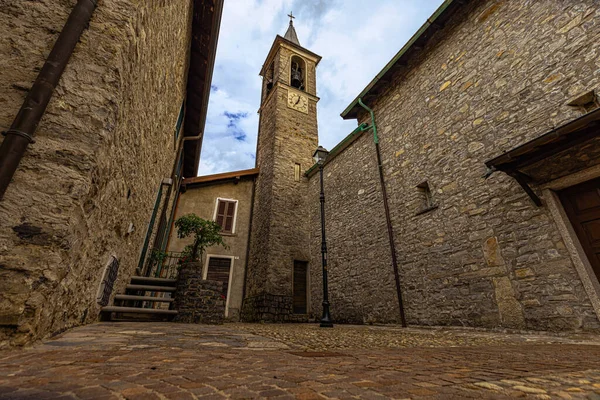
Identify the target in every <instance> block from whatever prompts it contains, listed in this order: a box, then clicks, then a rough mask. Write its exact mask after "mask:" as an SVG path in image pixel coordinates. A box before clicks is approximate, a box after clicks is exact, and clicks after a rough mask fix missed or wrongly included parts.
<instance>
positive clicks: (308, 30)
mask: <svg viewBox="0 0 600 400" xmlns="http://www.w3.org/2000/svg"><path fill="white" fill-rule="evenodd" d="M442 2H443V0H368V1H366V0H225V7H224V10H223V17H222V21H221V32H220V35H219V42H218V46H217V58H216V62H215V69H214V73H213V81H212V87H211V93H210V101H209V105H208V116H207V122H206V128H205V133H204V141H203V144H202V154H201V156H200V167H199V169H198V175H210V174H215V173H220V172H228V171H236V170H241V169H248V168H254V164H255V153H256V138H257V134H258V114H257V112H258V108H259V106H260V91H261V79H262V78H261V77H260V76H259V75H258V74H259V72H260V69H261V67H262V64H263V62H264V61H265V58H266V57H267V52H268V51H269V49H270V47H271V45H272V44H273V40H274V39H275V36H276V35H278V34H279V35H281V36H283V35H284V34H285V31H286V30H287V27H288V24H289V18H288V17H287V14H289V13H290V11H292V12H293V15H294V16H295V17H296V18H295V19H294V27H295V28H296V32H297V34H298V39H299V40H300V44H301V45H302V46H303V47H305V48H307V49H308V50H310V51H312V52H314V53H317V54H319V55H320V56H322V57H323V59H322V60H321V62H320V64H319V65H318V67H317V96H319V97H320V98H321V100H320V101H319V103H318V106H317V107H318V109H317V115H318V122H319V144H321V145H322V146H324V147H325V148H327V149H331V148H333V147H334V146H335V145H336V144H337V143H339V142H340V141H341V140H342V139H343V138H344V137H346V136H347V135H348V134H349V133H350V132H352V130H354V128H356V120H350V121H344V120H342V118H341V117H340V113H341V112H342V111H343V110H344V109H345V108H346V107H347V106H348V105H349V104H350V102H352V100H354V98H355V97H356V96H357V95H358V94H359V93H360V92H361V91H362V90H363V89H364V88H365V87H366V86H367V85H368V84H369V82H370V81H371V80H372V79H373V78H374V77H375V75H377V74H378V73H379V71H381V69H382V68H383V67H384V66H385V65H386V64H387V63H388V62H389V61H390V60H391V59H392V57H393V56H394V55H395V54H396V53H397V52H398V51H399V50H400V48H402V46H403V45H404V44H405V43H406V42H407V41H408V40H409V39H410V37H411V36H412V35H413V34H414V33H415V32H416V31H417V30H418V29H419V27H421V25H423V23H424V22H425V21H426V20H427V18H428V17H429V16H431V14H433V12H434V11H435V10H436V9H437V8H438V7H439V6H440V5H441V3H442Z"/></svg>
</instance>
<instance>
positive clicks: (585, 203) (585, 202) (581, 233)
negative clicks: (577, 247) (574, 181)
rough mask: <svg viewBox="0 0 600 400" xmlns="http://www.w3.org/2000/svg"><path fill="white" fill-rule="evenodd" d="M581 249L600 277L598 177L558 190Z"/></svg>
mask: <svg viewBox="0 0 600 400" xmlns="http://www.w3.org/2000/svg"><path fill="white" fill-rule="evenodd" d="M559 197H560V200H561V201H562V203H563V206H564V207H565V211H566V212H567V215H568V216H569V220H570V221H571V224H572V225H573V228H574V230H575V232H576V233H577V237H578V238H579V241H580V242H581V245H582V247H583V250H584V251H585V254H586V255H587V257H588V260H589V261H590V264H591V265H592V268H593V270H594V273H595V274H596V278H598V279H600V179H594V180H592V181H588V182H585V183H582V184H580V185H577V186H573V187H570V188H568V189H565V190H563V191H561V192H559Z"/></svg>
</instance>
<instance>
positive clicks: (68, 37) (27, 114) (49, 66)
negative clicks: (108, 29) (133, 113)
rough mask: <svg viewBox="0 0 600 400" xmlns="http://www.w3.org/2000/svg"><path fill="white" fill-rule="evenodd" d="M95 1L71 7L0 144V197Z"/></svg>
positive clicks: (87, 20)
mask: <svg viewBox="0 0 600 400" xmlns="http://www.w3.org/2000/svg"><path fill="white" fill-rule="evenodd" d="M96 5H97V0H79V1H78V2H77V5H75V7H73V10H72V11H71V14H70V15H69V18H68V19H67V22H66V23H65V26H64V27H63V30H62V32H61V33H60V35H59V37H58V39H57V40H56V43H55V44H54V47H53V48H52V51H51V52H50V55H49V56H48V58H47V59H46V62H45V63H44V66H43V68H42V70H41V71H40V73H39V75H38V76H37V78H36V80H35V82H34V84H33V86H32V87H31V90H30V91H29V93H28V94H27V97H26V98H25V101H24V102H23V105H22V106H21V109H20V110H19V113H18V114H17V116H16V117H15V119H14V121H13V123H12V125H11V127H10V129H9V130H7V131H6V132H3V134H4V135H5V136H6V137H5V138H4V141H3V142H2V144H1V145H0V200H2V198H3V197H4V193H5V192H6V188H7V187H8V185H9V184H10V181H11V180H12V177H13V176H14V174H15V171H16V170H17V167H18V166H19V163H20V161H21V159H22V158H23V155H24V154H25V150H27V146H28V145H29V143H34V139H33V136H34V134H35V130H36V129H37V127H38V125H39V123H40V120H41V119H42V117H43V115H44V113H45V112H46V107H47V106H48V103H49V102H50V99H51V98H52V94H53V93H54V89H55V88H56V86H57V85H58V82H59V80H60V78H61V76H62V74H63V72H64V70H65V67H66V66H67V64H68V62H69V59H70V58H71V55H72V54H73V50H74V49H75V46H76V45H77V43H78V42H79V39H80V38H81V35H82V33H83V31H84V30H85V29H86V28H87V26H88V24H89V21H90V19H91V17H92V14H93V13H94V10H95V9H96Z"/></svg>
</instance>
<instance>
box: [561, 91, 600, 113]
mask: <svg viewBox="0 0 600 400" xmlns="http://www.w3.org/2000/svg"><path fill="white" fill-rule="evenodd" d="M567 105H568V106H571V107H578V108H579V109H580V110H581V111H582V112H584V113H587V112H590V111H593V110H595V109H597V108H599V107H600V100H599V99H598V93H596V90H590V91H587V92H585V93H581V94H579V95H577V96H576V97H574V98H572V99H571V100H569V102H568V103H567Z"/></svg>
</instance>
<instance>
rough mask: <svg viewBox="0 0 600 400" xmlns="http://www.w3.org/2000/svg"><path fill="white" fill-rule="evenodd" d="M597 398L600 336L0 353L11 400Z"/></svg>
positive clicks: (398, 338) (152, 329) (392, 338)
mask: <svg viewBox="0 0 600 400" xmlns="http://www.w3.org/2000/svg"><path fill="white" fill-rule="evenodd" d="M515 397H519V398H536V399H548V398H562V399H571V398H573V399H580V398H585V399H598V398H600V338H598V337H596V336H593V335H588V334H578V335H561V336H546V335H535V334H506V333H496V332H485V331H478V330H467V329H441V328H431V329H416V328H408V329H402V328H399V327H394V326H348V325H336V326H335V328H334V329H319V327H318V325H315V324H287V325H283V324H226V325H221V326H208V325H187V324H172V323H133V322H126V323H98V324H93V325H88V326H85V327H80V328H76V329H73V330H71V331H68V332H66V333H64V334H62V335H59V336H57V337H55V338H53V339H50V340H47V341H45V342H43V343H40V344H37V345H35V346H33V347H29V348H25V349H17V350H10V351H3V352H0V398H3V399H55V398H58V399H196V398H209V399H220V398H234V399H254V398H290V399H291V398H297V399H324V398H339V399H349V398H373V399H376V398H439V399H449V398H476V399H479V398H493V399H502V398H515Z"/></svg>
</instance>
